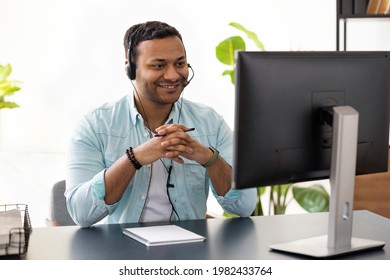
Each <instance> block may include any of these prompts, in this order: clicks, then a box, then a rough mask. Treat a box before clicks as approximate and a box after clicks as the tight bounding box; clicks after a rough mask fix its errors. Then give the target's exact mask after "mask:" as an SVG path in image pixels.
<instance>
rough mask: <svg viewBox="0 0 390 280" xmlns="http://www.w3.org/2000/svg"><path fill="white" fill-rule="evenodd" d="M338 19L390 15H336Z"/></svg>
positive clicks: (384, 16) (387, 16) (385, 16)
mask: <svg viewBox="0 0 390 280" xmlns="http://www.w3.org/2000/svg"><path fill="white" fill-rule="evenodd" d="M338 18H339V19H349V18H390V15H388V14H387V15H379V14H378V15H338Z"/></svg>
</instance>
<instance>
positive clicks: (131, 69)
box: [125, 40, 135, 80]
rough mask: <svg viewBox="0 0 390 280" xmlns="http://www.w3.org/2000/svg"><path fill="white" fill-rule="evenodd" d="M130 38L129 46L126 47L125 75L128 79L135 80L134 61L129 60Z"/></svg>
mask: <svg viewBox="0 0 390 280" xmlns="http://www.w3.org/2000/svg"><path fill="white" fill-rule="evenodd" d="M131 48H132V47H131V40H129V46H128V48H127V64H126V65H125V71H126V75H127V76H128V77H129V79H130V80H135V63H133V61H132V60H131Z"/></svg>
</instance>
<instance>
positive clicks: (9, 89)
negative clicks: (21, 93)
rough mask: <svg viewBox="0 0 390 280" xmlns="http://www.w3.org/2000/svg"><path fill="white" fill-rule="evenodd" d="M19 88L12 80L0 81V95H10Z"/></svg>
mask: <svg viewBox="0 0 390 280" xmlns="http://www.w3.org/2000/svg"><path fill="white" fill-rule="evenodd" d="M18 90H20V87H18V86H17V85H16V82H14V81H3V82H0V96H1V97H2V96H5V95H12V94H13V93H14V92H15V91H18Z"/></svg>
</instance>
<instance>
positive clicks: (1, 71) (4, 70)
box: [0, 64, 12, 82]
mask: <svg viewBox="0 0 390 280" xmlns="http://www.w3.org/2000/svg"><path fill="white" fill-rule="evenodd" d="M11 72H12V67H11V65H10V64H7V65H5V66H3V65H0V82H3V81H6V80H7V78H8V76H9V75H10V74H11Z"/></svg>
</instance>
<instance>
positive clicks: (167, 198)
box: [65, 21, 256, 227]
mask: <svg viewBox="0 0 390 280" xmlns="http://www.w3.org/2000/svg"><path fill="white" fill-rule="evenodd" d="M124 48H125V58H126V59H125V70H126V74H127V76H128V77H129V79H130V81H131V84H132V88H133V93H132V94H129V95H127V96H124V97H123V98H121V99H120V100H118V101H116V102H114V103H110V104H104V105H103V106H101V107H99V108H96V109H94V110H92V111H91V112H89V113H87V114H86V115H85V116H84V117H83V118H82V119H81V120H80V122H79V123H78V125H77V126H76V127H75V130H74V133H73V134H72V137H71V140H70V145H69V151H68V160H67V175H66V182H67V188H66V192H65V196H66V198H67V207H68V210H69V212H70V214H71V216H72V218H73V220H74V221H75V222H76V223H77V224H79V225H80V226H82V227H88V226H91V225H93V224H94V223H96V222H99V221H101V220H102V219H103V218H105V217H107V216H108V218H107V222H109V223H129V222H151V221H175V220H190V219H204V218H205V216H206V211H207V204H206V203H207V198H208V194H209V190H210V188H211V191H212V193H213V195H214V196H215V197H216V199H217V201H218V203H219V204H220V205H221V207H222V208H223V209H224V210H225V211H226V212H228V213H231V214H235V215H237V216H241V217H243V216H249V215H250V214H251V213H252V212H253V210H254V208H255V204H256V193H255V192H256V190H255V189H247V190H233V189H231V183H232V181H231V178H232V174H231V172H232V170H231V162H232V154H233V146H232V132H231V130H230V129H229V127H228V125H227V124H226V122H225V121H224V120H223V118H222V117H221V116H220V115H219V114H218V113H216V112H215V110H213V109H212V108H210V107H209V106H206V105H202V104H197V103H194V102H191V101H189V100H186V99H184V98H183V97H182V96H181V93H182V91H183V90H184V88H185V87H186V86H187V85H188V84H189V82H190V81H191V79H192V78H193V76H194V72H193V71H192V68H191V66H190V65H189V64H188V62H187V56H186V51H185V47H184V44H183V40H182V37H181V34H180V33H179V32H178V31H177V30H176V29H175V28H174V27H172V26H170V25H168V24H166V23H163V22H158V21H150V22H145V23H141V24H136V25H134V26H132V27H130V28H129V29H128V30H127V32H126V34H125V36H124ZM190 73H191V77H190V78H189V76H190Z"/></svg>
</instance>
